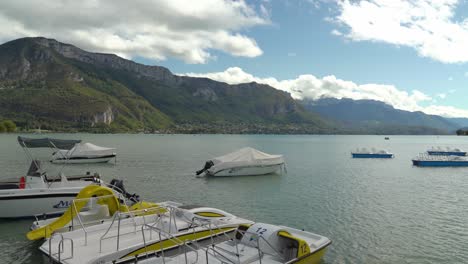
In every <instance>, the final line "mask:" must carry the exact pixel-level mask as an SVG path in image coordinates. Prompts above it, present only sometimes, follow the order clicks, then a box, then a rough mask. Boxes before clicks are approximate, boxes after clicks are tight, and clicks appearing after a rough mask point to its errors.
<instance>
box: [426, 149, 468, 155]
mask: <svg viewBox="0 0 468 264" xmlns="http://www.w3.org/2000/svg"><path fill="white" fill-rule="evenodd" d="M427 154H429V155H434V156H466V151H462V150H460V149H459V148H450V147H447V148H445V149H443V148H441V147H437V148H434V147H432V148H431V149H428V150H427Z"/></svg>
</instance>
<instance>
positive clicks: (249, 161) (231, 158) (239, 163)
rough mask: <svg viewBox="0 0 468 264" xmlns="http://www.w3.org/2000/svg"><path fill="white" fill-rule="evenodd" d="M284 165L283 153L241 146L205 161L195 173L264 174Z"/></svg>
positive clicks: (223, 174) (226, 174)
mask: <svg viewBox="0 0 468 264" xmlns="http://www.w3.org/2000/svg"><path fill="white" fill-rule="evenodd" d="M283 166H284V159H283V155H271V154H268V153H265V152H261V151H259V150H256V149H254V148H250V147H246V148H241V149H239V150H237V151H234V152H232V153H229V154H226V155H224V156H220V157H216V158H213V159H211V160H209V161H207V162H206V163H205V166H204V168H203V169H201V170H199V171H197V175H200V174H202V173H205V174H206V175H210V176H248V175H264V174H270V173H274V172H276V171H279V170H280V169H281V168H282V167H283Z"/></svg>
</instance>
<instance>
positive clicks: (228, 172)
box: [207, 163, 283, 177]
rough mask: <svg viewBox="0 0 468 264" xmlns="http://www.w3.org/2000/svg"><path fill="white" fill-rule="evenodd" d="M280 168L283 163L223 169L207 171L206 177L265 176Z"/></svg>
mask: <svg viewBox="0 0 468 264" xmlns="http://www.w3.org/2000/svg"><path fill="white" fill-rule="evenodd" d="M281 166H283V163H281V164H274V165H268V166H249V167H236V168H228V169H223V170H220V171H216V172H212V171H210V170H208V171H207V175H209V176H219V177H228V176H252V175H265V174H271V173H275V172H277V171H279V170H280V169H281Z"/></svg>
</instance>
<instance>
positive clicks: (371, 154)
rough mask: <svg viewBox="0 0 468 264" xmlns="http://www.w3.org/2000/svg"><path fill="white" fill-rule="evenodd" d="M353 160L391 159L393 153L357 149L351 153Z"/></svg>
mask: <svg viewBox="0 0 468 264" xmlns="http://www.w3.org/2000/svg"><path fill="white" fill-rule="evenodd" d="M351 155H352V157H353V158H364V159H365V158H368V159H374V158H380V159H390V158H393V153H390V152H388V151H386V150H376V149H374V148H372V150H370V151H369V150H367V149H366V148H361V149H357V150H356V151H353V152H351Z"/></svg>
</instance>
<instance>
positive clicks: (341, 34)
mask: <svg viewBox="0 0 468 264" xmlns="http://www.w3.org/2000/svg"><path fill="white" fill-rule="evenodd" d="M330 33H331V34H332V35H335V36H343V33H341V32H340V31H338V30H336V29H333V30H332V31H331V32H330Z"/></svg>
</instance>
